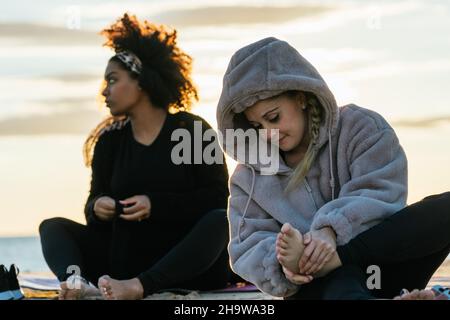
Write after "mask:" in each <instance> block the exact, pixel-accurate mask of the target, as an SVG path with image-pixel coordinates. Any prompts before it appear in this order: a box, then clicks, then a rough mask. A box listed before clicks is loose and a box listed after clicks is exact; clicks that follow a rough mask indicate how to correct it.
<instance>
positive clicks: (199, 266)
mask: <svg viewBox="0 0 450 320" xmlns="http://www.w3.org/2000/svg"><path fill="white" fill-rule="evenodd" d="M101 33H102V34H103V35H104V36H106V38H107V42H106V44H105V45H106V46H108V47H110V48H112V49H114V50H115V55H114V56H113V57H112V58H111V59H110V60H109V62H108V65H107V67H106V71H105V81H106V83H105V87H104V89H103V91H102V95H103V96H104V97H105V102H106V106H107V107H108V108H109V109H110V112H111V115H112V117H110V118H108V119H106V120H105V121H103V122H102V123H101V124H100V125H99V126H98V127H97V128H96V129H95V130H93V132H92V133H91V135H90V136H89V138H88V139H87V141H86V143H85V146H84V155H85V159H86V163H87V165H91V167H92V180H91V189H90V194H89V197H88V199H87V202H86V206H85V215H86V220H87V225H81V224H78V223H76V222H74V221H70V220H68V219H65V218H53V219H48V220H45V221H43V222H42V223H41V225H40V228H39V229H40V235H41V242H42V249H43V253H44V256H45V259H46V261H47V263H48V265H49V267H50V269H51V270H52V271H53V272H54V273H55V274H56V276H57V277H58V279H59V280H60V281H61V288H62V290H61V293H60V299H76V298H82V297H83V296H85V295H87V294H98V293H99V291H100V293H101V294H102V295H103V296H104V298H106V299H140V298H143V297H145V296H147V295H148V294H151V293H154V292H157V291H159V290H163V289H168V288H187V289H197V290H209V289H217V288H222V287H225V286H226V284H227V282H228V281H229V279H230V278H229V277H230V275H231V274H232V273H231V270H230V267H229V263H228V254H227V250H226V244H227V242H228V229H227V219H226V206H227V197H228V187H227V182H228V173H227V170H226V166H225V164H224V161H222V162H221V163H214V164H205V163H204V162H202V163H201V164H197V163H196V164H190V163H183V164H181V165H177V164H175V163H174V162H173V161H172V159H171V154H172V148H173V147H174V146H175V144H176V143H177V142H175V141H172V139H171V135H172V132H173V131H174V130H176V129H180V128H183V129H185V130H188V132H189V133H190V134H193V133H194V123H200V124H201V125H202V126H201V127H202V130H203V132H204V131H205V130H208V129H210V126H209V124H208V123H207V122H206V121H205V120H203V119H202V118H200V117H198V116H195V115H193V114H191V113H188V112H186V111H188V110H189V109H190V107H191V104H192V102H193V100H197V99H198V95H197V89H196V87H195V86H194V84H193V81H192V79H191V69H192V59H191V57H190V56H189V55H187V54H186V53H184V52H183V51H182V50H181V49H180V48H179V47H178V46H177V43H176V39H177V34H176V31H175V30H170V29H169V28H167V27H165V26H157V25H154V24H152V23H150V22H147V21H144V22H140V21H138V20H137V19H136V17H135V16H129V15H128V14H125V15H124V16H123V17H122V18H121V19H119V20H118V21H117V22H116V23H115V24H113V25H112V26H110V27H109V28H107V29H105V30H103V31H102V32H101ZM173 109H175V110H178V112H177V113H173V112H170V111H171V110H173ZM216 143H217V140H216ZM203 147H205V146H203ZM216 150H220V148H219V149H216ZM200 151H202V150H200ZM202 154H203V153H202ZM91 155H92V156H91ZM219 156H220V158H222V159H223V154H222V153H220V155H219ZM205 239H207V241H205ZM73 266H76V267H75V268H73ZM71 268H72V269H71ZM68 270H78V271H79V272H78V273H79V274H78V275H76V276H73V275H72V276H70V277H69V274H68V273H67V272H68ZM89 282H91V283H95V284H98V289H97V288H96V287H95V286H93V285H91V284H89ZM74 284H78V286H76V287H75V286H74Z"/></svg>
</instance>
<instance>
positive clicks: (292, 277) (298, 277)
mask: <svg viewBox="0 0 450 320" xmlns="http://www.w3.org/2000/svg"><path fill="white" fill-rule="evenodd" d="M283 272H284V275H285V276H286V279H288V280H289V281H290V282H291V283H293V284H296V285H301V284H305V283H310V282H311V281H312V280H313V279H314V278H313V277H312V276H311V275H304V274H295V273H293V272H292V271H290V270H289V269H286V268H285V267H283Z"/></svg>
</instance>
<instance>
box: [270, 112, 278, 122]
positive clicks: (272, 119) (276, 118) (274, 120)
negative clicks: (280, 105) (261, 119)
mask: <svg viewBox="0 0 450 320" xmlns="http://www.w3.org/2000/svg"><path fill="white" fill-rule="evenodd" d="M279 119H280V115H279V114H277V115H276V116H274V117H272V118H270V119H269V122H271V123H277V122H278V120H279Z"/></svg>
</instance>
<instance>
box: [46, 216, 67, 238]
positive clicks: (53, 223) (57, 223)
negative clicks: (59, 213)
mask: <svg viewBox="0 0 450 320" xmlns="http://www.w3.org/2000/svg"><path fill="white" fill-rule="evenodd" d="M67 221H68V219H66V218H60V217H57V218H50V219H45V220H44V221H42V222H41V224H40V225H39V234H40V235H41V237H42V235H45V234H46V233H48V232H50V231H51V230H55V228H61V227H62V226H63V225H64V224H65V223H66V222H67Z"/></svg>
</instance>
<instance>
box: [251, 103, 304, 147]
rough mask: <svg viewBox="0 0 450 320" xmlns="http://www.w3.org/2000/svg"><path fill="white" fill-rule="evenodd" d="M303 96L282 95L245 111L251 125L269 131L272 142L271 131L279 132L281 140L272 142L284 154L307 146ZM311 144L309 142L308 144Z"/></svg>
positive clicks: (268, 137) (269, 138)
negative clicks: (301, 146)
mask: <svg viewBox="0 0 450 320" xmlns="http://www.w3.org/2000/svg"><path fill="white" fill-rule="evenodd" d="M303 101H304V99H303V95H302V94H298V95H296V96H295V97H291V96H289V95H287V94H282V95H280V96H277V97H275V98H270V99H266V100H260V101H258V102H257V103H255V104H254V105H253V106H251V107H250V108H247V109H246V110H245V111H244V114H245V116H246V118H247V120H248V121H249V122H250V124H251V125H252V126H253V127H254V128H256V129H267V131H268V136H267V139H268V140H269V141H270V140H271V136H272V135H273V133H272V134H271V129H278V130H279V140H278V143H277V142H276V141H272V142H273V143H275V144H278V145H279V148H280V150H282V151H284V152H289V151H293V150H294V149H295V148H297V147H299V146H300V145H301V144H305V143H306V142H307V141H304V140H305V139H304V138H305V134H306V131H307V130H305V129H306V128H307V117H306V113H305V111H304V110H303V109H302V108H303V105H304V102H303ZM307 143H309V142H307Z"/></svg>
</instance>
